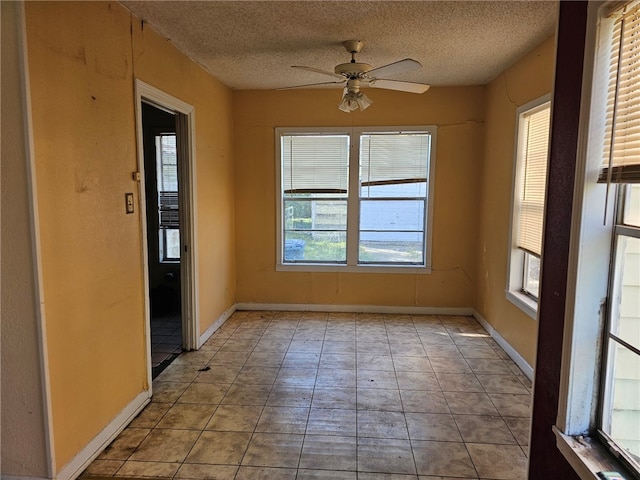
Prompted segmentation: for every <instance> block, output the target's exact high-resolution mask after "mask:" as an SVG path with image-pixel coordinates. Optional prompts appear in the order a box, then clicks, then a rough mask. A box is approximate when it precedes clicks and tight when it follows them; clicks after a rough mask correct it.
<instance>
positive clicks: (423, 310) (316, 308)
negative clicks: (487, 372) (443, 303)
mask: <svg viewBox="0 0 640 480" xmlns="http://www.w3.org/2000/svg"><path fill="white" fill-rule="evenodd" d="M235 307H236V310H282V311H288V312H363V313H404V314H412V313H413V314H416V315H420V314H422V315H473V312H474V310H473V308H467V307H404V306H386V305H335V304H330V305H321V304H316V303H237V304H236V306H235Z"/></svg>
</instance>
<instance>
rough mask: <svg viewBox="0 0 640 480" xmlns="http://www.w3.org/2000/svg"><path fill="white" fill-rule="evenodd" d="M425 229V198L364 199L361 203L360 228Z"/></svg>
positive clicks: (420, 230)
mask: <svg viewBox="0 0 640 480" xmlns="http://www.w3.org/2000/svg"><path fill="white" fill-rule="evenodd" d="M423 229H424V200H362V201H361V203H360V230H409V231H414V232H415V231H419V232H422V231H423ZM361 238H362V235H361Z"/></svg>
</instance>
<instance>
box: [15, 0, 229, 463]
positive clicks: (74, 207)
mask: <svg viewBox="0 0 640 480" xmlns="http://www.w3.org/2000/svg"><path fill="white" fill-rule="evenodd" d="M26 25H27V43H28V55H29V73H30V76H31V96H32V103H33V105H32V114H33V137H34V145H35V152H34V155H35V164H36V176H37V190H38V197H39V198H38V200H39V203H38V206H39V209H40V224H39V225H38V226H37V227H38V228H39V231H40V235H41V241H42V245H41V247H42V259H43V261H42V270H43V284H44V299H45V315H46V326H47V332H48V339H47V345H48V351H49V356H48V365H49V369H50V378H51V401H52V412H53V435H54V445H55V452H54V456H55V460H56V465H57V468H58V469H60V468H62V467H63V466H64V465H65V464H67V463H68V462H69V461H70V460H71V459H72V458H73V457H74V455H76V454H77V453H78V452H79V451H80V450H81V449H82V448H83V447H85V446H86V445H87V443H88V442H89V441H90V440H91V439H92V438H93V437H94V436H95V435H97V434H98V433H99V432H100V431H101V430H102V429H103V428H104V427H105V426H106V425H107V424H108V423H109V422H110V421H111V420H112V419H113V418H114V417H115V416H116V415H117V414H118V413H119V412H120V411H122V409H123V408H124V407H125V406H126V405H127V404H128V403H129V402H131V401H132V400H133V398H135V397H136V395H137V394H139V393H140V392H142V391H144V390H146V389H147V388H148V386H147V385H146V383H147V371H146V367H145V365H146V340H145V314H144V302H145V296H146V292H145V291H144V286H143V272H144V267H143V263H142V261H143V252H142V238H141V231H142V229H141V217H140V213H141V210H140V208H139V205H138V203H137V202H136V207H138V208H137V209H136V213H135V214H134V215H126V214H125V204H124V194H125V192H134V193H138V184H137V183H136V182H134V181H133V180H132V177H131V172H134V171H135V170H136V169H137V152H136V132H135V115H134V106H135V98H134V78H140V79H142V80H144V81H145V82H147V83H150V84H152V85H154V86H156V87H158V88H160V89H162V90H165V91H166V92H167V93H169V94H172V95H174V96H176V97H178V98H180V99H181V100H183V101H185V102H187V103H191V104H192V105H194V106H195V111H196V113H195V115H196V162H197V164H196V168H197V175H198V180H197V192H198V197H197V203H198V207H197V209H198V210H197V212H198V231H197V235H198V241H199V245H200V246H201V247H202V249H201V251H200V252H199V261H200V270H199V272H200V288H201V290H200V293H201V297H200V298H201V301H200V302H201V303H200V313H201V329H202V330H203V331H204V330H205V329H206V328H207V327H208V326H209V325H211V324H212V323H213V322H214V321H215V320H216V319H217V318H218V316H219V315H220V314H222V312H224V311H225V310H226V309H227V308H229V307H230V306H231V305H232V304H233V303H234V301H235V277H234V270H235V266H234V249H233V244H234V241H233V237H234V226H233V218H234V210H233V196H234V194H233V168H232V140H231V127H232V122H231V98H232V97H231V92H230V90H229V89H227V88H226V87H225V86H223V85H221V84H220V83H219V82H218V81H216V80H215V79H213V78H212V77H211V76H209V75H208V74H206V73H205V72H204V71H203V70H202V69H201V68H200V67H198V66H196V65H195V64H194V63H193V62H191V61H189V60H188V59H187V58H186V57H185V56H183V55H182V54H180V53H179V52H178V51H177V50H176V49H175V48H174V47H173V46H172V45H171V44H170V43H169V42H168V41H166V40H163V39H161V38H160V37H159V36H158V35H156V34H155V33H154V32H153V31H152V30H151V29H150V28H149V27H148V26H145V28H143V26H142V24H141V22H140V21H139V20H138V19H136V18H135V17H133V16H132V15H130V14H129V12H128V11H127V10H125V9H124V8H123V7H122V6H121V5H120V4H118V3H115V2H113V3H108V2H27V3H26Z"/></svg>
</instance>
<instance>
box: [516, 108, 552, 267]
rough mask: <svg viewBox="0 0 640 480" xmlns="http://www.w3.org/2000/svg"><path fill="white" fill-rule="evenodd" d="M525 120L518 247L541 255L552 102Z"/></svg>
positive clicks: (527, 116) (521, 153)
mask: <svg viewBox="0 0 640 480" xmlns="http://www.w3.org/2000/svg"><path fill="white" fill-rule="evenodd" d="M522 121H524V126H523V130H522V133H523V137H522V142H521V144H520V149H521V150H520V155H521V159H522V169H523V171H522V175H521V176H520V189H519V191H520V198H519V202H518V205H517V208H518V219H519V228H518V241H517V246H518V248H521V249H523V250H525V251H527V252H530V253H533V254H535V255H538V256H540V253H541V251H542V225H543V218H544V198H545V186H546V180H547V154H548V148H549V127H550V122H551V108H550V106H549V104H546V105H544V106H542V107H540V108H538V109H536V110H535V111H532V112H530V113H527V114H525V115H523V120H522Z"/></svg>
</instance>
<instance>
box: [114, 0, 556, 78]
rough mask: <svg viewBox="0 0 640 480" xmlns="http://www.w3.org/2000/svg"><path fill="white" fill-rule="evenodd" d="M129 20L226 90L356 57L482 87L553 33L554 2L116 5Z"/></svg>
mask: <svg viewBox="0 0 640 480" xmlns="http://www.w3.org/2000/svg"><path fill="white" fill-rule="evenodd" d="M122 3H123V5H125V7H127V8H129V9H130V10H131V11H132V12H133V13H134V14H135V15H136V16H137V17H139V18H141V19H142V20H144V21H145V22H147V23H148V24H149V25H151V26H152V27H153V28H154V29H155V30H156V31H157V32H159V33H160V34H161V35H162V36H164V37H167V38H168V39H170V40H171V42H173V44H175V45H176V46H177V48H178V49H180V50H181V51H182V52H184V53H185V54H186V55H188V56H189V57H190V58H192V59H193V60H195V61H196V62H197V63H199V64H200V65H202V66H203V67H204V68H205V69H206V70H207V71H209V72H210V73H211V74H212V75H213V76H215V77H216V78H218V79H219V80H221V81H222V82H223V83H224V84H225V85H227V86H229V87H231V88H233V89H272V88H281V87H286V86H292V85H298V84H307V83H314V82H323V81H327V80H331V78H330V77H325V76H323V75H321V74H315V73H311V72H306V71H297V70H295V69H292V68H290V66H291V65H306V66H312V67H316V68H320V69H323V70H330V71H333V68H334V66H335V65H336V64H338V63H344V62H347V61H349V59H350V56H349V54H348V53H347V52H346V51H345V50H344V48H343V47H342V42H343V41H344V40H349V39H358V40H362V41H364V42H365V45H364V48H363V50H362V52H361V53H360V54H359V55H358V57H357V59H358V61H360V62H365V63H369V64H371V65H373V66H374V67H377V66H382V65H385V64H388V63H391V62H394V61H397V60H400V59H403V58H407V57H410V58H414V59H416V60H418V61H419V62H420V63H422V65H423V67H424V68H423V69H421V70H418V71H415V72H410V73H407V74H402V75H397V76H394V77H393V78H395V79H399V80H408V81H414V82H422V83H428V84H431V85H482V84H486V83H488V82H489V81H490V80H491V79H493V78H494V77H495V76H497V75H498V74H499V73H500V72H501V71H502V70H504V69H505V68H506V67H508V66H510V65H511V64H513V63H514V62H515V61H516V60H517V59H518V58H520V57H521V56H522V55H523V54H525V53H526V52H528V51H529V50H531V49H532V48H533V47H535V46H536V45H538V44H539V43H540V42H542V41H543V40H544V39H545V38H547V37H549V36H550V35H552V34H553V33H554V30H555V22H556V15H557V2H556V1H408V2H407V1H364V0H363V1H285V2H282V1H270V0H265V1H189V0H186V1H124V2H122Z"/></svg>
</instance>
